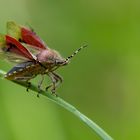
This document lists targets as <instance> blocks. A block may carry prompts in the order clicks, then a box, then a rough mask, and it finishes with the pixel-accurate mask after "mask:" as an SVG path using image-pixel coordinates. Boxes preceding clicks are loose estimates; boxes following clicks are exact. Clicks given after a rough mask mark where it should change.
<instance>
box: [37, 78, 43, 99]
mask: <svg viewBox="0 0 140 140" xmlns="http://www.w3.org/2000/svg"><path fill="white" fill-rule="evenodd" d="M43 81H44V75H41V80H40V81H39V83H38V94H37V97H39V94H40V92H41V86H42V83H43Z"/></svg>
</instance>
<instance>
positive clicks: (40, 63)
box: [0, 22, 87, 96]
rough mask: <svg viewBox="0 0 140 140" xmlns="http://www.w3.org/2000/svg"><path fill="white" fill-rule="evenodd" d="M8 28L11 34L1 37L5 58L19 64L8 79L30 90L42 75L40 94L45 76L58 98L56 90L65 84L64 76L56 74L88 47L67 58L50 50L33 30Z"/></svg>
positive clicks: (10, 26) (1, 46) (6, 76)
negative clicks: (36, 79) (18, 82)
mask: <svg viewBox="0 0 140 140" xmlns="http://www.w3.org/2000/svg"><path fill="white" fill-rule="evenodd" d="M7 28H8V31H7V34H6V35H0V50H1V51H0V52H1V53H3V54H5V56H6V59H8V60H9V61H12V62H16V63H17V64H16V65H15V66H14V67H13V68H12V69H11V70H10V71H9V72H7V74H6V75H5V78H6V79H9V80H12V81H24V82H27V85H28V86H27V90H28V89H29V86H30V82H29V81H30V80H31V79H33V78H35V77H36V76H37V75H39V74H40V75H41V76H42V79H41V81H39V84H38V93H39V92H40V91H41V85H42V83H43V80H44V76H45V75H48V76H49V77H50V79H51V81H52V83H51V84H50V85H49V86H47V87H46V89H47V90H48V89H49V88H51V92H52V93H53V94H54V93H55V90H56V87H57V86H58V84H59V83H61V82H62V78H61V76H59V75H58V74H56V73H55V70H56V69H58V68H59V67H61V66H65V65H67V64H68V63H69V61H70V59H71V58H72V57H73V56H74V55H76V54H77V53H78V52H79V51H80V50H81V49H83V48H85V47H86V46H87V45H83V46H81V47H80V48H79V49H78V50H76V51H75V52H74V53H73V54H72V55H71V56H69V57H67V58H63V57H62V56H61V55H60V54H59V53H58V52H57V51H56V50H53V49H50V48H49V47H48V46H47V45H46V44H45V43H44V42H43V41H42V40H41V39H40V38H39V37H38V36H37V35H36V33H35V32H34V31H32V30H31V29H29V28H27V27H23V26H19V25H17V24H15V23H14V22H8V24H7ZM38 96H39V94H38Z"/></svg>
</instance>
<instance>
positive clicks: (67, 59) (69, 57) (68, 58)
mask: <svg viewBox="0 0 140 140" xmlns="http://www.w3.org/2000/svg"><path fill="white" fill-rule="evenodd" d="M87 46H88V45H87V44H85V45H83V46H81V47H80V48H79V49H77V50H76V51H75V52H74V53H73V54H72V55H71V56H68V57H67V58H66V62H69V61H70V60H71V58H73V57H74V56H75V55H76V54H77V53H79V52H80V51H81V50H82V49H84V48H86V47H87Z"/></svg>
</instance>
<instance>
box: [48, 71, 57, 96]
mask: <svg viewBox="0 0 140 140" xmlns="http://www.w3.org/2000/svg"><path fill="white" fill-rule="evenodd" d="M48 76H49V77H50V78H51V81H52V84H51V85H49V86H48V87H46V90H48V89H49V88H51V87H52V89H51V92H52V94H55V89H56V83H57V80H56V78H55V77H54V75H53V73H52V72H49V73H48ZM55 95H56V94H55Z"/></svg>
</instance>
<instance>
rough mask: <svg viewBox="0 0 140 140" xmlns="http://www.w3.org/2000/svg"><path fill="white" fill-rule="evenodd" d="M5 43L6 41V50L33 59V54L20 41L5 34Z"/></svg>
mask: <svg viewBox="0 0 140 140" xmlns="http://www.w3.org/2000/svg"><path fill="white" fill-rule="evenodd" d="M6 43H7V45H6V47H7V49H6V51H8V52H12V53H16V54H18V55H21V56H23V57H25V58H28V59H30V60H33V59H34V57H33V55H32V54H31V53H30V52H29V51H28V50H27V49H26V48H25V47H24V46H23V45H22V44H21V43H20V42H18V41H17V40H16V39H14V38H13V37H10V36H8V35H6Z"/></svg>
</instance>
